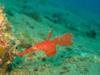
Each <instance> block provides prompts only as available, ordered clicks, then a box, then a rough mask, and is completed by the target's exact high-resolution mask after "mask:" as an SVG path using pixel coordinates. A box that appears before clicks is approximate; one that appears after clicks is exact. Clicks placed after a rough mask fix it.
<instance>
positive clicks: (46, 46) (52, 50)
mask: <svg viewBox="0 0 100 75" xmlns="http://www.w3.org/2000/svg"><path fill="white" fill-rule="evenodd" d="M50 36H51V33H50ZM71 38H72V34H64V35H63V36H61V37H56V38H55V39H54V40H50V39H47V40H44V41H42V42H39V43H37V44H36V45H35V46H33V47H31V48H29V49H26V50H24V51H22V52H18V53H17V55H20V56H23V55H25V54H27V53H29V52H32V51H40V50H42V51H44V52H45V54H46V55H47V56H53V55H55V54H56V46H57V45H61V46H70V45H71V44H72V41H71Z"/></svg>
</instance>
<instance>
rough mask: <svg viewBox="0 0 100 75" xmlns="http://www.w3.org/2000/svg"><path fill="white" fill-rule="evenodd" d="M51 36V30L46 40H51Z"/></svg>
mask: <svg viewBox="0 0 100 75" xmlns="http://www.w3.org/2000/svg"><path fill="white" fill-rule="evenodd" d="M51 36H52V30H50V31H49V32H48V37H47V40H49V39H50V38H51Z"/></svg>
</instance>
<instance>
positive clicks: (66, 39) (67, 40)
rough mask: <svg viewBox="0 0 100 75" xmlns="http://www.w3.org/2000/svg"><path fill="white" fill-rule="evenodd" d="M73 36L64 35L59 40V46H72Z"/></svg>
mask: <svg viewBox="0 0 100 75" xmlns="http://www.w3.org/2000/svg"><path fill="white" fill-rule="evenodd" d="M72 37H73V35H72V34H64V35H62V36H61V37H60V38H59V41H58V44H59V45H61V46H70V45H72Z"/></svg>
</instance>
